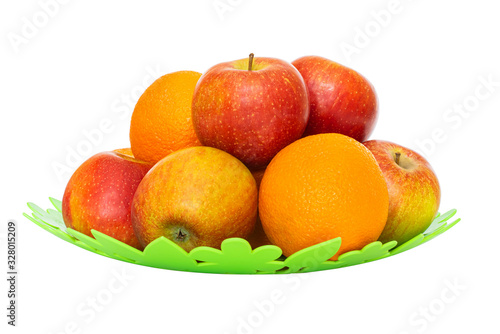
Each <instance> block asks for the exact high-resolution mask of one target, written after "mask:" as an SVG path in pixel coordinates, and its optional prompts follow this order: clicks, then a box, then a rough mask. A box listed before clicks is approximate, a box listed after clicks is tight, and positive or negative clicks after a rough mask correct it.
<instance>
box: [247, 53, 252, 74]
mask: <svg viewBox="0 0 500 334" xmlns="http://www.w3.org/2000/svg"><path fill="white" fill-rule="evenodd" d="M252 65H253V53H251V54H249V55H248V70H249V71H251V70H252Z"/></svg>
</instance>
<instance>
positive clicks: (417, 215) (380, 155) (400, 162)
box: [363, 140, 441, 244]
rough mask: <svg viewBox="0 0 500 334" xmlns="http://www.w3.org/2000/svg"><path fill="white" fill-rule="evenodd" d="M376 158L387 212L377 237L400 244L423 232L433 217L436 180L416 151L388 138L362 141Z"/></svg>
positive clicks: (437, 198)
mask: <svg viewBox="0 0 500 334" xmlns="http://www.w3.org/2000/svg"><path fill="white" fill-rule="evenodd" d="M363 144H364V145H365V146H366V147H367V148H368V149H369V150H370V151H371V152H372V154H373V156H374V157H375V159H376V160H377V162H378V164H379V167H380V169H381V170H382V173H383V175H384V177H385V181H386V183H387V188H388V190H389V215H388V218H387V223H386V225H385V228H384V230H383V231H382V234H381V235H380V238H379V240H380V241H382V242H388V241H391V240H396V241H397V242H398V244H403V243H405V242H406V241H408V240H410V239H411V238H413V237H415V236H416V235H418V234H420V233H422V232H424V231H425V230H426V229H427V228H428V227H429V225H430V224H431V223H432V220H433V219H434V217H435V216H436V213H437V211H438V209H439V202H440V199H441V189H440V187H439V182H438V179H437V177H436V174H435V173H434V171H433V169H432V167H431V165H430V164H429V162H428V161H427V160H426V159H425V158H423V157H422V156H421V155H420V154H418V153H416V152H414V151H412V150H410V149H408V148H406V147H403V146H400V145H398V144H394V143H391V142H388V141H382V140H369V141H367V142H364V143H363Z"/></svg>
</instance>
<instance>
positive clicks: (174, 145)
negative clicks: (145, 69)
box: [130, 71, 201, 164]
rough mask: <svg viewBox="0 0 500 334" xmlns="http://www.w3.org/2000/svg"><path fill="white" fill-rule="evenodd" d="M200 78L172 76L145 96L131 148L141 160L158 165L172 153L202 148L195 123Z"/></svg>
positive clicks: (182, 74)
mask: <svg viewBox="0 0 500 334" xmlns="http://www.w3.org/2000/svg"><path fill="white" fill-rule="evenodd" d="M200 76H201V73H198V72H193V71H179V72H173V73H169V74H166V75H164V76H162V77H160V78H158V79H157V80H156V81H155V82H153V83H152V84H151V86H149V87H148V88H147V89H146V91H145V92H144V93H143V94H142V95H141V97H140V98H139V100H138V101H137V104H136V106H135V108H134V112H133V114H132V120H131V122H130V145H131V148H132V152H133V153H134V156H135V157H136V158H137V159H139V160H143V161H147V162H150V163H153V164H154V163H156V162H158V161H159V160H161V159H162V158H163V157H165V156H167V155H168V154H170V153H172V152H175V151H177V150H180V149H183V148H186V147H191V146H198V145H200V141H199V140H198V137H197V136H196V133H195V132H194V129H193V123H192V121H191V102H192V99H193V91H194V87H195V86H196V83H197V82H198V79H199V78H200Z"/></svg>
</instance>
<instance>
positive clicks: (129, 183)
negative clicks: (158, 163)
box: [62, 149, 152, 248]
mask: <svg viewBox="0 0 500 334" xmlns="http://www.w3.org/2000/svg"><path fill="white" fill-rule="evenodd" d="M151 167H152V165H151V164H149V163H145V162H142V161H139V160H136V159H134V157H133V156H132V155H131V153H130V150H129V149H119V150H116V151H114V152H102V153H98V154H96V155H94V156H92V157H90V158H89V159H88V160H86V161H85V162H84V163H83V164H82V165H81V166H80V167H78V169H77V170H76V171H75V172H74V173H73V175H72V176H71V178H70V180H69V182H68V184H67V186H66V189H65V192H64V196H63V200H62V214H63V219H64V223H65V224H66V226H67V227H70V228H72V229H74V230H77V231H79V232H81V233H84V234H86V235H88V236H92V234H91V232H90V231H91V230H92V229H94V230H97V231H99V232H102V233H104V234H106V235H109V236H111V237H113V238H115V239H117V240H120V241H122V242H124V243H126V244H128V245H130V246H132V247H135V248H141V246H140V244H139V241H138V240H137V238H136V236H135V233H134V230H133V228H132V221H131V205H132V198H133V197H134V193H135V191H136V189H137V187H138V186H139V183H140V182H141V180H142V178H143V177H144V175H146V173H147V172H148V171H149V169H150V168H151Z"/></svg>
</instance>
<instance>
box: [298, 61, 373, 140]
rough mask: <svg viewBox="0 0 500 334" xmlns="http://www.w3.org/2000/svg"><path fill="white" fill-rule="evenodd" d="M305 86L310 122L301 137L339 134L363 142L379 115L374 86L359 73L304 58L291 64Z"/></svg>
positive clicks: (333, 64) (331, 63)
mask: <svg viewBox="0 0 500 334" xmlns="http://www.w3.org/2000/svg"><path fill="white" fill-rule="evenodd" d="M292 65H293V66H295V67H296V68H297V69H298V71H299V72H300V74H301V75H302V77H303V78H304V82H305V83H306V86H307V91H308V94H309V104H310V116H309V123H308V124H307V128H306V130H305V132H304V137H305V136H309V135H315V134H319V133H330V132H335V133H341V134H343V135H346V136H349V137H352V138H354V139H356V140H358V141H360V142H361V141H364V140H366V139H367V138H368V137H369V135H370V134H371V132H372V131H373V128H374V127H375V123H376V120H377V115H378V101H377V96H376V94H375V89H374V88H373V86H372V85H371V84H370V82H368V80H366V79H365V78H364V77H363V76H362V75H361V74H359V73H358V72H356V71H354V70H352V69H350V68H347V67H345V66H343V65H341V64H338V63H336V62H334V61H331V60H329V59H326V58H323V57H318V56H305V57H302V58H299V59H297V60H295V61H293V62H292Z"/></svg>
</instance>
